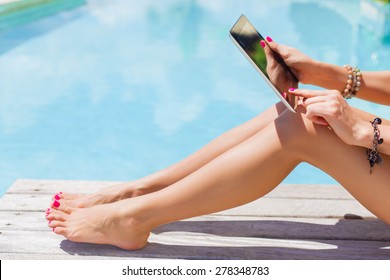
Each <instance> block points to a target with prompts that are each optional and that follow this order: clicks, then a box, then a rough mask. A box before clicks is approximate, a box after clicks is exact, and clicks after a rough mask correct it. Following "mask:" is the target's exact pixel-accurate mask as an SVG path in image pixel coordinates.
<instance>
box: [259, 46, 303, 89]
mask: <svg viewBox="0 0 390 280" xmlns="http://www.w3.org/2000/svg"><path fill="white" fill-rule="evenodd" d="M260 44H261V46H262V47H263V49H264V53H265V57H266V59H267V68H266V71H267V75H268V77H269V79H270V80H271V82H272V83H273V84H274V85H275V87H276V88H277V89H278V90H279V91H280V92H285V93H287V91H288V89H289V88H292V87H298V81H297V80H296V78H295V77H294V76H293V75H292V74H291V73H290V72H289V71H288V70H287V69H286V66H285V65H282V64H281V63H280V60H281V57H280V55H279V54H278V53H276V52H274V51H272V49H271V48H270V47H269V46H268V45H267V44H266V43H265V42H264V41H261V42H260Z"/></svg>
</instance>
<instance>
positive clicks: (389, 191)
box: [48, 111, 390, 249]
mask: <svg viewBox="0 0 390 280" xmlns="http://www.w3.org/2000/svg"><path fill="white" fill-rule="evenodd" d="M302 161H307V162H309V163H311V164H313V165H315V166H317V167H319V168H321V169H322V170H324V171H326V172H327V173H328V174H330V175H331V176H333V177H334V178H336V179H337V180H338V181H339V182H340V183H341V184H343V185H344V186H345V187H346V188H347V189H348V191H350V192H351V193H352V195H354V196H355V197H356V198H357V199H358V200H359V201H360V202H361V203H362V204H363V205H364V206H365V207H367V208H368V209H369V210H370V211H372V212H373V213H374V214H376V215H377V216H378V217H380V218H382V219H383V220H384V221H386V222H388V223H390V204H389V203H388V200H389V197H390V186H389V183H388V182H390V172H389V170H390V157H388V156H385V157H384V164H383V165H382V166H380V167H377V168H376V170H374V172H373V174H371V175H370V174H369V171H368V163H367V161H366V160H365V153H364V149H361V148H359V147H354V146H349V145H346V144H345V143H344V142H342V141H341V140H340V139H339V138H338V137H337V136H335V134H334V133H333V132H332V131H331V130H330V129H328V128H327V127H324V126H318V125H314V124H313V123H311V122H310V121H308V120H306V118H305V117H304V115H303V114H301V113H297V114H293V113H290V112H288V111H285V112H284V113H283V114H282V115H280V117H278V118H277V119H276V120H275V121H274V122H272V123H269V124H268V125H267V126H266V127H264V128H263V129H262V130H261V131H259V132H258V133H256V134H255V135H253V136H252V137H250V138H249V139H247V140H246V141H244V142H242V143H241V144H239V145H237V146H236V147H234V148H232V149H230V150H229V151H227V152H226V153H224V154H222V155H221V156H219V157H217V158H216V159H214V160H212V161H211V162H209V163H208V164H206V165H205V166H203V167H202V168H200V169H198V170H197V171H195V172H193V173H192V174H191V175H189V176H187V177H185V178H184V179H182V180H180V181H178V182H176V183H175V184H173V185H171V186H169V187H167V188H164V189H161V190H159V191H157V192H154V193H151V194H148V195H144V196H139V197H136V198H132V199H125V200H121V201H118V202H115V203H111V204H104V205H97V206H95V207H91V208H85V209H68V211H67V212H64V211H59V210H53V212H52V213H51V214H49V217H48V219H49V220H50V221H51V223H50V224H49V226H50V227H52V228H53V229H54V231H55V233H57V234H61V235H63V236H65V237H66V238H68V239H70V240H72V241H76V242H92V243H99V244H112V245H116V246H119V247H121V248H124V249H139V248H141V247H143V246H144V245H145V244H146V243H147V238H148V236H149V233H150V231H151V230H152V229H153V228H155V227H157V226H159V225H162V224H165V223H169V222H173V221H177V220H181V219H185V218H190V217H193V216H198V215H204V214H209V213H213V212H217V211H222V210H225V209H229V208H232V207H236V206H239V205H243V204H245V203H248V202H251V201H253V200H255V199H257V198H259V197H262V196H263V195H265V194H267V193H268V192H269V191H271V190H272V189H273V188H274V187H275V186H277V185H278V184H279V183H280V182H281V180H282V179H283V178H285V177H286V176H287V175H288V174H289V173H290V172H291V170H292V169H293V168H294V167H295V166H296V165H297V164H298V163H299V162H302Z"/></svg>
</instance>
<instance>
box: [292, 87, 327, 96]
mask: <svg viewBox="0 0 390 280" xmlns="http://www.w3.org/2000/svg"><path fill="white" fill-rule="evenodd" d="M288 92H289V93H291V94H294V95H296V96H301V97H303V98H310V97H315V96H323V95H326V94H327V92H328V91H325V90H311V89H302V88H299V89H298V88H289V89H288Z"/></svg>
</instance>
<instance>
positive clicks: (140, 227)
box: [47, 199, 150, 250]
mask: <svg viewBox="0 0 390 280" xmlns="http://www.w3.org/2000/svg"><path fill="white" fill-rule="evenodd" d="M138 209H139V208H138ZM68 210H69V212H64V211H61V210H57V209H52V210H51V211H50V213H49V214H48V215H47V219H48V220H49V227H50V228H52V229H53V231H54V232H55V233H56V234H59V235H62V236H64V237H65V238H67V239H69V240H71V241H74V242H87V243H95V244H109V245H114V246H117V247H120V248H122V249H126V250H138V249H141V248H142V247H144V246H145V245H146V244H147V240H148V237H149V235H150V229H149V228H148V227H147V226H146V222H145V221H146V219H144V218H143V217H142V216H143V215H144V213H142V211H140V210H137V207H134V206H133V203H132V202H130V199H125V200H121V201H117V202H114V203H110V204H101V205H96V206H92V207H89V208H73V209H68Z"/></svg>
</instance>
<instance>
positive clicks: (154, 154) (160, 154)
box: [0, 0, 390, 195]
mask: <svg viewBox="0 0 390 280" xmlns="http://www.w3.org/2000/svg"><path fill="white" fill-rule="evenodd" d="M162 2H163V3H162ZM237 2H238V1H222V0H220V1H218V0H216V1H206V0H199V1H195V0H193V1H192V0H188V1H182V0H175V1H173V0H172V1H129V0H115V1H114V0H91V1H88V2H87V5H85V6H83V7H81V8H78V9H76V10H72V11H67V12H63V13H60V14H57V15H55V16H51V17H48V18H44V19H42V20H40V21H36V22H34V23H32V24H29V25H26V26H23V27H20V28H16V29H13V30H11V31H8V32H5V33H2V34H0V43H1V44H0V151H1V155H0V195H1V194H3V193H4V192H5V191H6V189H7V188H8V187H9V186H10V184H11V183H12V182H13V181H14V180H16V179H17V178H37V179H79V180H131V179H134V178H138V177H141V176H144V175H146V174H148V173H150V172H153V171H156V170H158V169H161V168H163V167H165V166H167V165H169V164H172V163H174V162H176V161H178V160H179V159H181V158H183V157H185V156H186V155H188V154H190V153H192V152H193V151H195V150H197V149H198V148H200V147H201V146H203V145H204V144H205V143H207V142H208V141H210V140H211V139H213V138H214V137H216V136H217V135H219V134H221V133H222V132H224V131H226V130H227V129H229V128H231V127H234V126H235V125H238V124H240V123H242V122H244V121H246V120H248V119H250V118H251V117H253V116H255V115H256V114H257V113H258V112H260V111H262V110H264V109H265V108H267V107H269V106H270V105H271V104H273V103H275V102H276V101H277V99H276V97H274V95H273V94H271V93H270V89H269V88H268V86H267V85H266V84H265V83H264V82H263V81H262V80H261V78H260V77H259V76H258V74H257V73H256V72H255V71H254V70H253V69H252V66H251V65H249V63H248V62H247V61H245V60H244V58H243V56H242V55H241V54H240V53H239V52H238V51H237V49H236V47H235V46H234V45H233V44H232V43H231V41H230V39H229V38H228V36H227V32H228V30H229V29H230V27H231V26H232V24H233V23H234V22H235V20H236V19H237V18H238V16H239V15H240V14H241V13H245V14H246V15H247V16H248V18H249V19H250V20H251V21H252V22H253V23H254V24H255V25H256V26H257V27H258V28H261V30H262V32H263V33H264V34H265V35H270V36H272V37H273V39H275V40H277V41H279V42H282V43H285V44H289V45H292V46H296V47H298V48H300V49H301V50H302V51H304V52H306V53H307V54H309V55H311V56H313V57H315V58H317V59H321V60H325V61H328V62H331V63H337V64H339V65H342V64H345V63H350V64H353V65H359V66H360V68H362V69H366V70H380V69H389V68H390V62H389V61H390V59H389V57H390V46H389V45H385V44H383V43H381V42H380V41H379V40H377V39H375V38H374V37H373V36H371V35H370V34H367V33H366V32H365V30H364V29H363V28H362V27H361V24H360V22H359V1H321V3H320V2H319V1H309V0H307V1H304V0H300V1H293V0H289V1H287V0H285V1H284V0H282V1H272V2H271V1H258V0H256V1H255V0H254V1H240V2H241V3H237ZM351 14H354V15H355V16H354V17H351V16H350V15H351ZM330 19H331V20H330ZM351 103H353V104H354V105H356V106H359V107H361V108H363V109H366V110H370V111H373V112H376V113H377V114H378V115H381V116H383V117H386V118H390V114H389V110H388V108H386V107H383V106H378V105H372V104H369V103H366V102H359V101H351ZM284 182H285V183H334V181H333V180H332V179H331V178H329V177H328V176H327V175H325V174H323V173H322V172H321V171H319V170H317V169H315V168H312V167H309V166H307V165H302V166H299V167H298V168H297V169H296V170H295V171H294V172H293V173H292V174H291V175H290V176H289V177H288V178H287V179H286V180H285V181H284Z"/></svg>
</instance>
